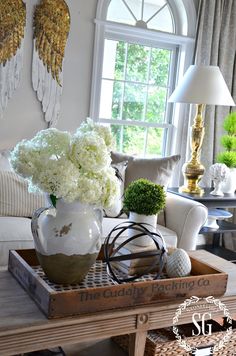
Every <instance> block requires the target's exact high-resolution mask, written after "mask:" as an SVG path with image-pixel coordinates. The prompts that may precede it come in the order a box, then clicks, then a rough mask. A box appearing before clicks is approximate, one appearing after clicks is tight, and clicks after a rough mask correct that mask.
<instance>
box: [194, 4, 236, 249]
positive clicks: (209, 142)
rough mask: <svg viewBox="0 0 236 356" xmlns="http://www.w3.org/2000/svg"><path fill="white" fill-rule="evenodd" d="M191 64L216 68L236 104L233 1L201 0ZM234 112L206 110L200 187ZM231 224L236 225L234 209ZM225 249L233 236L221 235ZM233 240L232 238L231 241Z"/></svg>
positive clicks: (232, 243)
mask: <svg viewBox="0 0 236 356" xmlns="http://www.w3.org/2000/svg"><path fill="white" fill-rule="evenodd" d="M194 63H195V64H205V65H217V66H219V67H220V69H221V72H222V74H223V76H224V79H225V81H226V84H227V85H228V88H229V90H230V91H231V94H232V97H233V98H234V101H235V102H236V1H235V0H200V2H199V9H198V20H197V29H196V42H195V51H194ZM230 110H235V107H234V108H230V107H225V106H218V107H215V106H207V107H206V110H205V137H204V140H203V147H202V154H201V162H202V163H203V165H204V166H205V168H206V173H205V175H204V177H203V179H202V183H203V184H202V185H203V186H209V185H210V179H209V176H208V168H209V167H210V165H211V164H213V163H215V158H216V156H217V154H218V152H219V151H221V150H222V149H223V147H222V146H221V144H220V139H221V136H222V135H223V134H225V132H224V129H223V120H224V118H225V116H226V115H227V114H228V113H229V112H230ZM232 212H234V216H233V218H232V220H233V222H234V223H236V209H234V211H232ZM224 237H225V238H224V241H225V247H227V248H230V249H233V250H236V234H235V233H234V234H233V235H232V234H231V233H229V234H224ZM230 237H232V238H230Z"/></svg>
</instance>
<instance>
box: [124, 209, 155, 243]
mask: <svg viewBox="0 0 236 356" xmlns="http://www.w3.org/2000/svg"><path fill="white" fill-rule="evenodd" d="M129 221H130V222H136V223H144V224H148V225H146V227H147V229H148V230H149V231H151V232H156V224H157V214H155V215H142V214H137V213H135V212H133V211H130V213H129ZM138 233H139V232H138V231H135V230H133V229H129V230H128V237H133V236H135V235H137V234H138ZM130 243H132V244H133V245H137V246H143V247H145V246H150V245H153V244H154V243H153V240H152V239H151V238H150V237H149V236H147V235H143V236H140V237H137V238H136V239H134V240H132V241H131V242H130Z"/></svg>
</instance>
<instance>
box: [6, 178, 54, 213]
mask: <svg viewBox="0 0 236 356" xmlns="http://www.w3.org/2000/svg"><path fill="white" fill-rule="evenodd" d="M44 206H48V204H46V201H45V196H44V195H43V194H32V193H29V192H28V185H27V182H26V181H25V180H24V179H23V178H21V177H19V176H18V175H17V174H16V173H14V172H10V171H0V215H1V216H21V217H32V214H33V212H34V211H35V210H36V209H38V208H41V207H44Z"/></svg>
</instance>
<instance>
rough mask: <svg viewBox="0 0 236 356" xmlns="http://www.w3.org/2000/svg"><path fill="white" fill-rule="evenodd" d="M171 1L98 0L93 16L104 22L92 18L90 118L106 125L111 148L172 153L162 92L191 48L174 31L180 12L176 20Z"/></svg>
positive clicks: (173, 80)
mask: <svg viewBox="0 0 236 356" xmlns="http://www.w3.org/2000/svg"><path fill="white" fill-rule="evenodd" d="M178 2H179V1H178ZM171 3H172V7H171V6H170V5H171ZM173 4H174V1H173V0H172V2H171V1H166V0H111V1H105V2H100V12H99V9H98V14H97V17H105V20H106V21H103V20H101V19H99V18H98V19H96V41H95V54H94V76H93V85H92V100H91V117H92V118H93V119H95V120H99V122H101V123H103V124H104V123H107V124H109V125H111V129H112V131H113V133H114V136H115V139H116V147H115V149H116V150H117V151H120V152H124V153H129V154H136V155H140V156H149V157H150V156H165V155H168V154H170V153H172V150H173V142H174V135H175V132H176V130H175V122H174V116H173V108H172V105H170V104H168V97H169V95H170V94H171V92H172V91H173V88H174V85H175V83H176V80H177V75H178V74H179V73H180V71H181V66H182V70H183V68H184V65H186V63H187V61H186V58H187V57H189V58H190V53H191V50H192V46H188V45H189V44H192V40H191V39H190V38H189V37H188V36H185V37H184V36H179V34H178V32H181V34H184V32H186V31H187V26H186V16H185V17H184V16H183V13H182V12H181V13H182V15H181V16H182V22H181V21H180V17H178V16H177V15H176V14H177V12H176V8H175V7H174V6H173ZM102 5H103V6H102ZM105 5H106V6H105ZM102 9H103V11H102ZM182 10H183V9H182ZM182 10H181V11H182ZM102 12H103V16H102ZM174 14H175V15H174ZM183 18H184V19H185V20H184V19H183ZM180 24H181V26H180ZM180 29H181V30H180ZM176 32H177V34H176ZM187 55H188V56H187Z"/></svg>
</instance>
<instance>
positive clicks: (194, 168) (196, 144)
mask: <svg viewBox="0 0 236 356" xmlns="http://www.w3.org/2000/svg"><path fill="white" fill-rule="evenodd" d="M202 111H203V105H202V104H197V115H196V117H195V119H194V122H193V126H192V134H191V159H190V161H189V162H187V163H185V164H184V165H183V168H182V172H183V175H184V186H182V187H180V189H179V190H180V191H181V192H185V193H191V194H203V193H204V189H202V188H201V187H199V186H198V183H199V181H200V180H201V178H202V176H203V174H204V171H205V168H204V166H203V165H202V164H201V163H200V152H201V147H202V141H203V137H204V133H205V130H204V127H203V119H202Z"/></svg>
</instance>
